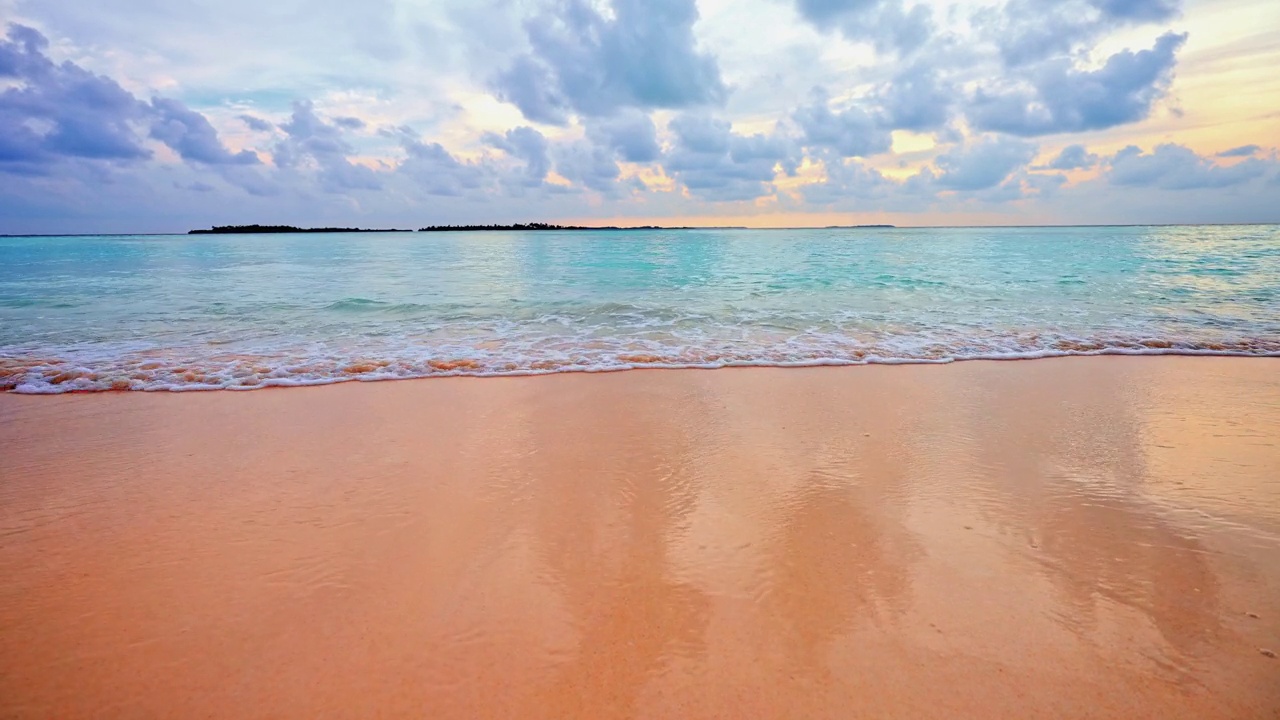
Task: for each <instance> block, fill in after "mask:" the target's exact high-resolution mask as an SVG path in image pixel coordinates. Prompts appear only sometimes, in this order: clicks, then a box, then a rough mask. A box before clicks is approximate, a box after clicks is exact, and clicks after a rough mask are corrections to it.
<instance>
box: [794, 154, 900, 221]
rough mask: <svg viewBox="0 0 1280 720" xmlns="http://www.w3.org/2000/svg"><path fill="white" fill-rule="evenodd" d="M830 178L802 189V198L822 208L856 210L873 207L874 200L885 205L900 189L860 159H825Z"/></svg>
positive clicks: (834, 157) (825, 167)
mask: <svg viewBox="0 0 1280 720" xmlns="http://www.w3.org/2000/svg"><path fill="white" fill-rule="evenodd" d="M822 164H823V169H824V171H825V173H826V178H825V179H824V180H823V181H822V182H816V183H810V184H807V185H802V186H800V189H799V192H800V196H801V197H802V198H804V200H805V201H806V202H808V203H811V204H813V205H816V206H819V207H830V208H835V207H838V208H841V209H855V208H865V207H869V206H870V203H871V202H872V201H874V202H876V203H881V204H882V203H884V202H886V201H887V200H889V199H890V197H891V195H892V194H893V193H895V192H896V191H898V190H900V188H899V187H898V186H897V185H898V184H897V183H895V182H893V181H891V180H889V179H888V178H886V177H885V176H884V175H882V174H881V173H880V171H879V170H876V169H875V168H872V167H868V166H867V165H865V164H864V163H862V162H860V161H858V160H846V159H844V158H841V157H837V156H827V157H825V158H823V162H822Z"/></svg>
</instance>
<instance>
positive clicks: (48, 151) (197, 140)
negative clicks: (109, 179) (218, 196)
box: [0, 24, 259, 182]
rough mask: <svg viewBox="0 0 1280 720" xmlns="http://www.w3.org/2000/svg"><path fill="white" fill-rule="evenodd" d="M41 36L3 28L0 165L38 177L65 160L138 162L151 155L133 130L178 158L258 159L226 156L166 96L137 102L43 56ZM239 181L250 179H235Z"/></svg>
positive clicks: (246, 154) (206, 130)
mask: <svg viewBox="0 0 1280 720" xmlns="http://www.w3.org/2000/svg"><path fill="white" fill-rule="evenodd" d="M48 47H49V41H48V39H47V38H45V36H44V35H43V34H41V33H40V32H38V31H36V30H34V29H32V28H29V27H25V26H22V25H16V24H15V25H10V26H9V28H8V34H7V37H6V38H5V39H4V40H3V41H0V78H5V79H8V80H10V81H13V82H14V84H13V85H12V86H10V87H9V88H7V89H6V90H5V91H4V92H3V93H0V167H4V168H5V169H8V170H9V171H11V172H13V171H15V170H16V171H18V172H25V173H28V174H30V173H40V172H45V171H47V167H48V166H49V165H51V164H53V163H57V162H59V161H61V160H66V159H79V160H89V161H109V162H117V163H119V162H125V163H128V162H137V161H142V160H146V159H149V158H150V157H151V156H152V153H151V151H150V150H149V149H147V148H146V147H145V145H144V140H143V138H142V137H141V135H140V134H139V128H142V127H146V128H148V129H149V136H150V137H151V138H152V139H154V140H157V141H159V142H161V143H164V144H165V145H167V146H169V147H170V148H172V149H173V151H174V152H176V153H177V154H178V156H179V157H181V158H182V159H183V160H184V161H187V162H193V163H202V164H205V165H211V166H231V165H256V164H258V163H259V159H258V156H257V154H255V153H254V152H252V151H249V150H242V151H240V152H238V153H233V152H231V151H230V150H228V149H227V148H226V146H225V145H223V143H222V141H221V140H220V139H219V138H218V133H217V131H216V130H215V129H214V127H213V125H211V124H210V123H209V120H208V119H207V118H206V117H205V116H204V115H202V114H200V113H198V112H195V111H194V110H191V109H190V108H188V107H187V106H185V105H183V104H182V103H180V102H178V101H176V100H171V99H167V98H160V97H157V98H152V100H151V102H150V103H149V104H148V103H144V102H142V101H140V100H138V99H137V98H136V97H134V95H133V94H131V93H129V92H128V91H126V90H125V89H124V88H122V87H121V86H120V84H119V83H117V82H116V81H115V80H112V79H111V78H108V77H105V76H102V75H95V74H93V73H91V72H89V71H87V70H85V69H84V68H82V67H80V66H79V65H76V64H75V63H72V62H64V63H61V64H55V63H54V62H53V61H52V60H50V59H49V58H48V57H47V56H46V54H45V53H46V51H47V50H48ZM239 177H240V178H241V179H242V180H243V181H244V182H253V178H251V177H249V176H244V175H243V174H241V175H240V176H239Z"/></svg>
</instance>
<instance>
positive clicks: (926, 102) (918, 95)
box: [876, 62, 957, 132]
mask: <svg viewBox="0 0 1280 720" xmlns="http://www.w3.org/2000/svg"><path fill="white" fill-rule="evenodd" d="M956 95H957V92H956V89H955V87H954V86H953V85H952V84H951V83H949V82H946V81H944V80H942V79H941V78H940V77H939V73H938V70H937V68H935V67H933V66H932V65H931V64H929V63H924V62H916V63H913V64H912V65H910V66H909V67H907V68H906V69H905V70H903V71H901V72H899V73H897V74H895V75H894V76H893V78H892V79H891V80H890V81H889V82H888V83H886V84H885V85H883V86H882V87H881V88H880V89H879V90H878V91H877V93H876V100H877V101H878V102H879V104H880V106H881V108H882V112H883V113H884V115H885V120H886V123H887V124H888V126H889V127H891V128H893V129H894V130H912V131H915V132H922V131H926V130H936V129H938V128H940V127H942V126H943V125H944V124H946V122H947V120H948V118H949V116H950V114H951V106H952V104H953V98H955V96H956Z"/></svg>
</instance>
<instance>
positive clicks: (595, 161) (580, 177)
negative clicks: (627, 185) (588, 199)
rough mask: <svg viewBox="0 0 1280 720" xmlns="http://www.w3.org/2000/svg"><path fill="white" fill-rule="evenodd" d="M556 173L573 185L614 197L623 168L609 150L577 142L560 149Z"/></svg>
mask: <svg viewBox="0 0 1280 720" xmlns="http://www.w3.org/2000/svg"><path fill="white" fill-rule="evenodd" d="M556 172H557V173H559V174H560V175H561V176H563V177H564V178H565V179H567V180H569V181H570V182H572V183H576V184H578V185H582V186H584V187H587V188H590V189H591V190H595V191H596V192H600V193H604V194H606V195H613V194H614V191H615V189H616V188H615V183H616V182H617V180H618V177H619V175H621V174H622V168H620V167H618V162H617V161H616V160H615V159H614V154H613V152H612V151H610V150H609V149H608V148H604V147H600V146H599V145H592V144H591V143H586V142H577V143H571V144H569V145H566V146H562V147H560V148H559V149H558V152H557V157H556Z"/></svg>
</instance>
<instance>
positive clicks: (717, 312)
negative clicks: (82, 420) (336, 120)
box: [0, 226, 1280, 393]
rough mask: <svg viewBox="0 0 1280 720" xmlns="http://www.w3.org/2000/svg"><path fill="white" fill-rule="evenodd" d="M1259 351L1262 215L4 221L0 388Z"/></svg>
mask: <svg viewBox="0 0 1280 720" xmlns="http://www.w3.org/2000/svg"><path fill="white" fill-rule="evenodd" d="M1098 354H1188V355H1191V354H1204V355H1245V356H1280V226H1189V227H1070V228H919V229H856V228H850V229H815V230H809V229H793V230H721V229H714V230H713V229H705V230H655V231H647V230H646V231H598V232H545V231H544V232H484V233H376V234H375V233H370V234H332V235H329V234H319V235H234V236H233V235H205V236H186V235H181V236H77V237H5V238H0V389H3V390H8V391H13V392H19V393H62V392H70V391H102V390H213V389H230V390H247V389H254V388H263V387H270V386H286V385H314V384H323V383H332V382H338V381H344V380H387V379H396V378H416V377H433V376H451V375H481V376H489V375H531V374H540V373H553V372H571V371H610V370H624V369H631V368H643V367H658V368H676V367H694V368H719V367H725V366H739V365H777V366H804V365H858V364H866V363H944V362H954V361H958V360H968V359H1019V358H1040V357H1053V356H1062V355H1098Z"/></svg>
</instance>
